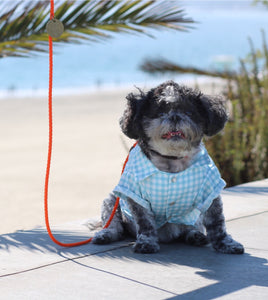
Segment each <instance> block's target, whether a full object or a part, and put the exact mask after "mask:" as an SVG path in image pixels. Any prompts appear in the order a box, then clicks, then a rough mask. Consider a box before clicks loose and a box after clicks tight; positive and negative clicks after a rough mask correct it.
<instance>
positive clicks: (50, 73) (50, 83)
mask: <svg viewBox="0 0 268 300" xmlns="http://www.w3.org/2000/svg"><path fill="white" fill-rule="evenodd" d="M50 20H52V21H53V22H54V21H55V20H54V1H53V0H50ZM48 41H49V89H48V119H49V140H48V154H47V168H46V179H45V187H44V210H45V222H46V228H47V232H48V235H49V237H50V238H51V240H52V241H53V242H54V243H56V244H57V245H59V246H63V247H74V246H80V245H84V244H87V243H90V242H91V241H92V238H90V239H87V240H84V241H81V242H75V243H62V242H60V241H58V240H57V239H56V238H55V237H54V235H53V233H52V231H51V229H50V225H49V217H48V185H49V175H50V166H51V156H52V141H53V114H52V86H53V40H52V37H51V36H50V35H49V36H48ZM136 144H137V143H136ZM136 144H135V145H136ZM127 161H128V156H127V159H126V161H125V163H124V166H123V170H122V173H123V172H124V169H125V166H126V164H127ZM118 204H119V198H116V202H115V205H114V208H113V211H112V213H111V216H110V218H109V220H108V221H107V223H106V224H105V225H104V227H103V228H107V227H109V225H110V223H111V222H112V219H113V217H114V215H115V212H116V209H117V207H118Z"/></svg>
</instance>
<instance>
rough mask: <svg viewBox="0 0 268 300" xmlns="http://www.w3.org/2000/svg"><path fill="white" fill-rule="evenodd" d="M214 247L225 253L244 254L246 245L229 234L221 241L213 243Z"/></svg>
mask: <svg viewBox="0 0 268 300" xmlns="http://www.w3.org/2000/svg"><path fill="white" fill-rule="evenodd" d="M212 246H213V248H214V249H215V250H216V251H218V252H221V253H225V254H243V253H244V247H243V245H241V244H240V243H238V242H236V241H235V240H233V239H232V237H231V236H227V237H226V238H224V239H223V240H221V241H218V242H217V243H215V244H213V245H212Z"/></svg>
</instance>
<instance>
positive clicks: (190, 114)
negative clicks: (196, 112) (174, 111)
mask: <svg viewBox="0 0 268 300" xmlns="http://www.w3.org/2000/svg"><path fill="white" fill-rule="evenodd" d="M185 114H186V115H187V116H188V117H191V116H192V115H193V113H192V112H191V111H186V112H185Z"/></svg>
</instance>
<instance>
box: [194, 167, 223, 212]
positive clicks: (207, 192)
mask: <svg viewBox="0 0 268 300" xmlns="http://www.w3.org/2000/svg"><path fill="white" fill-rule="evenodd" d="M225 185H226V183H225V181H224V180H223V179H222V178H221V176H220V173H219V171H218V169H217V167H216V166H214V167H213V168H212V169H211V170H210V171H209V172H208V173H207V176H206V178H205V180H204V183H203V186H202V188H201V190H200V193H199V195H198V198H199V199H200V197H201V198H202V201H200V202H199V205H198V206H197V208H198V209H199V210H200V211H201V212H205V211H207V210H208V208H209V207H210V205H211V204H212V202H213V200H214V199H215V198H217V197H218V196H219V195H220V193H221V191H222V190H223V188H224V187H225Z"/></svg>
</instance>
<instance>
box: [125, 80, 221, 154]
mask: <svg viewBox="0 0 268 300" xmlns="http://www.w3.org/2000/svg"><path fill="white" fill-rule="evenodd" d="M127 100H128V102H127V108H126V110H125V112H124V114H123V117H122V118H121V120H120V125H121V129H122V131H123V132H124V134H126V135H127V136H128V137H129V138H133V139H136V140H139V142H140V144H142V145H143V148H145V150H146V149H151V150H154V151H157V152H158V153H160V154H162V155H170V156H171V155H173V156H180V155H187V153H190V152H191V151H193V149H196V148H198V147H199V145H200V143H201V140H202V138H203V136H204V135H206V136H213V135H215V134H217V133H218V132H219V131H220V130H222V129H223V127H224V124H225V122H226V121H227V114H226V110H225V108H224V100H223V99H222V98H221V97H218V96H217V97H215V96H207V95H203V94H202V93H201V92H199V91H197V90H193V89H190V88H187V87H184V86H180V85H178V84H176V83H175V82H173V81H168V82H165V83H163V84H161V85H159V86H158V87H156V88H154V89H152V90H150V91H149V92H148V93H143V92H141V91H140V94H138V95H134V94H129V95H128V96H127Z"/></svg>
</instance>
